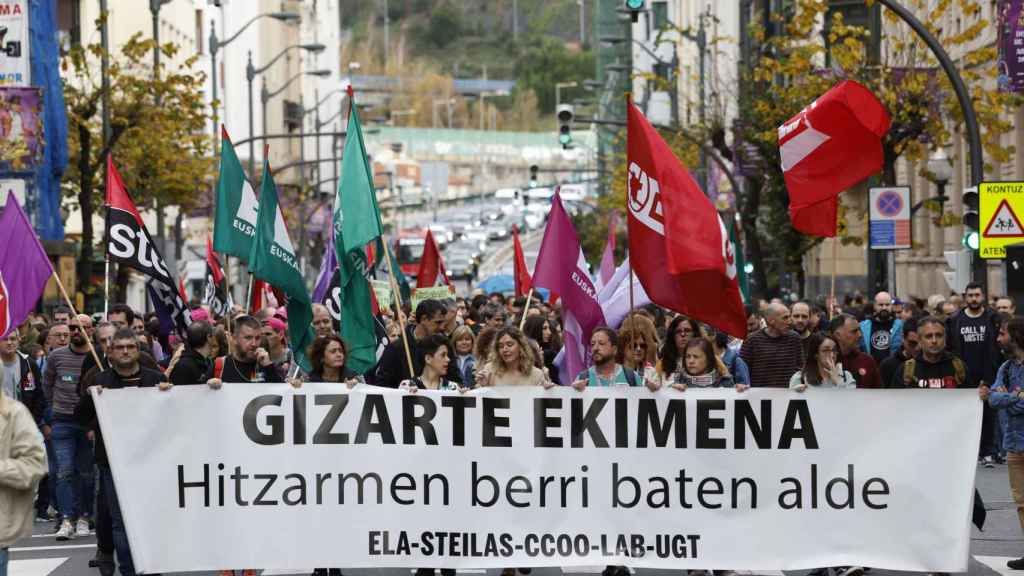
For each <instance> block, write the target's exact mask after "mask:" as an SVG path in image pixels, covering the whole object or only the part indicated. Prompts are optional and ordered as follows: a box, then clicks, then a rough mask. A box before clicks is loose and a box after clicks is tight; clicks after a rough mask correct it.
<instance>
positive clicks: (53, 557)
mask: <svg viewBox="0 0 1024 576" xmlns="http://www.w3.org/2000/svg"><path fill="white" fill-rule="evenodd" d="M976 482H977V487H978V490H979V491H980V492H981V495H982V498H983V499H984V500H985V506H986V508H987V509H988V520H987V522H986V524H985V531H984V532H979V531H978V530H977V529H975V528H973V527H972V535H971V563H970V566H969V569H968V572H967V574H970V575H971V576H985V575H991V574H993V573H998V574H1003V575H1005V576H1014V575H1017V574H1020V572H1016V571H1013V570H1009V569H1007V568H1006V561H1007V560H1010V559H1012V558H1017V557H1020V556H1021V555H1022V554H1024V535H1022V534H1021V530H1020V527H1019V525H1018V523H1017V513H1016V511H1015V510H1014V509H1013V503H1012V501H1011V499H1010V488H1009V483H1008V480H1007V475H1006V466H1000V465H997V466H996V467H995V468H992V469H986V468H978V473H977V476H976ZM51 529H52V524H49V523H46V524H41V523H37V524H36V527H35V534H34V535H33V536H32V537H31V538H25V539H23V540H21V541H19V542H18V543H17V544H16V545H15V546H13V547H12V548H11V560H12V562H11V566H10V572H9V574H10V576H71V575H76V576H79V575H83V574H98V573H99V572H98V571H96V570H95V569H94V568H89V566H88V563H89V559H90V558H92V556H93V554H95V553H96V539H95V537H90V538H88V539H77V540H72V541H70V542H63V543H60V542H56V540H55V539H54V537H53V534H52V531H51ZM167 545H168V546H174V543H173V542H168V543H167ZM808 545H811V546H813V545H814V544H813V542H809V543H808ZM602 569H603V567H584V568H565V569H554V568H551V569H535V570H533V572H532V575H533V576H559V575H560V574H599V573H600V572H601V570H602ZM311 572H312V570H311V569H298V568H296V569H295V570H288V571H279V570H270V571H266V572H262V574H264V575H271V574H309V573H311ZM409 572H410V571H406V570H393V569H389V570H346V571H345V574H346V575H352V576H364V575H365V576H371V575H373V576H401V575H405V574H408V573H409ZM498 572H499V571H498V570H489V571H485V570H459V571H458V573H459V574H485V573H489V575H490V576H496V575H497V574H498ZM638 573H640V574H644V575H650V576H660V575H661V574H665V575H666V576H667V575H668V574H672V573H673V572H671V571H667V570H639V571H638ZM189 574H213V573H212V572H190V573H189ZM753 574H757V575H764V576H780V575H782V574H783V573H782V572H773V571H767V570H766V571H760V572H754V573H753ZM789 574H803V573H802V572H791V573H788V574H787V576H788V575H789ZM870 574H872V575H873V576H890V575H895V574H899V572H895V571H890V570H880V569H876V570H872V571H871V572H870Z"/></svg>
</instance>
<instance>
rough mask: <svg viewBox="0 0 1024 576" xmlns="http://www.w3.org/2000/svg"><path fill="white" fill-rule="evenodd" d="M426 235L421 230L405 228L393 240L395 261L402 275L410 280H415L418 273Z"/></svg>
mask: <svg viewBox="0 0 1024 576" xmlns="http://www.w3.org/2000/svg"><path fill="white" fill-rule="evenodd" d="M426 235H427V232H426V230H424V229H423V228H405V229H402V230H399V231H398V236H397V237H396V238H395V240H394V246H393V250H394V251H395V260H397V261H398V267H399V268H400V269H401V270H402V274H404V275H405V276H406V278H409V279H410V280H412V279H415V278H416V275H417V274H418V273H419V271H420V260H421V259H422V258H423V247H424V246H425V245H426Z"/></svg>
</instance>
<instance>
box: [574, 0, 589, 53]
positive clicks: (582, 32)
mask: <svg viewBox="0 0 1024 576" xmlns="http://www.w3.org/2000/svg"><path fill="white" fill-rule="evenodd" d="M576 3H577V4H579V5H580V50H583V45H584V44H586V43H587V34H586V24H585V23H584V15H583V12H584V10H583V7H584V4H585V2H584V0H576Z"/></svg>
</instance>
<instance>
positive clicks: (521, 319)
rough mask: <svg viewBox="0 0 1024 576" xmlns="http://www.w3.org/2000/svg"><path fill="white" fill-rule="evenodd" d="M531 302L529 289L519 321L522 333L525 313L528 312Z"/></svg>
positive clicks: (531, 297)
mask: <svg viewBox="0 0 1024 576" xmlns="http://www.w3.org/2000/svg"><path fill="white" fill-rule="evenodd" d="M531 300H533V288H530V292H529V293H528V294H527V295H526V305H525V306H523V317H522V318H520V319H519V331H520V332H522V330H523V326H526V313H527V312H529V311H530V301H531Z"/></svg>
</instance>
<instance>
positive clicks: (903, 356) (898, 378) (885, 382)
mask: <svg viewBox="0 0 1024 576" xmlns="http://www.w3.org/2000/svg"><path fill="white" fill-rule="evenodd" d="M902 330H903V340H902V342H901V343H900V348H899V350H897V351H896V353H895V354H893V355H892V356H889V357H888V358H886V359H885V360H882V363H881V364H879V365H878V372H879V374H881V375H882V388H902V387H903V373H902V371H901V370H900V368H902V367H903V363H904V362H906V361H907V360H910V359H911V358H913V357H914V356H916V355H917V348H918V343H919V340H918V338H917V320H915V319H913V318H910V319H908V320H907V321H906V322H904V323H903V327H902Z"/></svg>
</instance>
